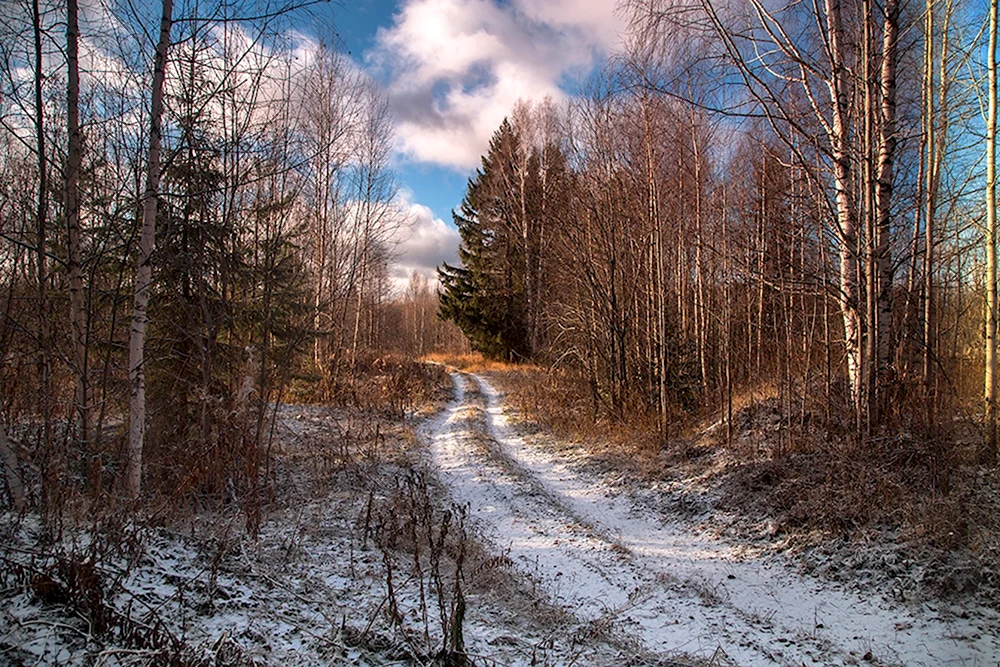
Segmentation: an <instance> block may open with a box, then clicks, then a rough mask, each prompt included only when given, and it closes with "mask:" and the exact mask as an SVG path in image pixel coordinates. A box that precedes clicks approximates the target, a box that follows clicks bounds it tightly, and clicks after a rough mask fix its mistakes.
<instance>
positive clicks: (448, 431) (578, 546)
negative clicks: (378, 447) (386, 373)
mask: <svg viewBox="0 0 1000 667" xmlns="http://www.w3.org/2000/svg"><path fill="white" fill-rule="evenodd" d="M452 380H453V382H454V383H455V388H456V391H455V398H454V399H453V400H452V402H451V403H450V404H449V406H448V407H447V409H446V410H445V412H444V414H443V415H442V416H441V417H440V418H438V419H437V420H434V421H433V422H431V423H430V424H428V425H427V427H426V429H425V434H424V435H425V436H426V437H427V438H428V440H429V442H430V446H431V452H432V457H433V462H434V465H435V467H436V468H437V470H438V475H439V477H440V479H441V481H442V483H443V484H444V485H445V486H446V487H447V489H448V491H449V493H450V494H451V496H452V498H453V499H454V500H455V501H456V502H459V503H462V504H465V503H467V504H468V505H469V506H470V514H471V516H472V517H474V518H475V520H476V522H477V523H478V528H479V530H480V531H481V532H482V535H483V538H484V539H485V540H486V541H487V542H488V543H489V544H490V545H491V546H492V548H493V549H495V550H496V551H497V552H498V553H499V552H506V553H507V554H508V555H509V557H510V559H511V560H512V561H513V563H514V566H515V568H516V569H517V570H518V571H519V573H520V574H521V575H523V576H524V577H527V578H529V579H530V580H531V581H532V582H534V583H535V585H536V586H538V587H539V588H540V589H541V591H542V592H543V593H544V594H545V595H546V596H547V598H548V600H549V601H550V602H552V603H553V604H556V605H558V606H560V607H562V608H563V609H565V610H566V611H568V612H570V613H572V614H573V615H574V616H575V617H577V618H578V619H580V620H581V621H582V622H585V623H590V624H592V625H593V627H594V629H595V630H601V631H604V632H607V633H611V634H612V635H613V636H615V637H616V638H618V639H619V640H620V641H622V642H626V643H628V644H632V645H634V646H636V648H637V650H639V651H642V652H643V653H644V654H646V655H650V656H652V657H654V658H671V657H678V656H690V657H693V658H696V659H698V658H703V659H711V658H713V657H714V658H715V660H716V661H717V662H716V663H715V664H727V662H728V663H730V664H738V665H774V664H779V665H784V664H794V665H800V664H806V665H810V664H822V665H841V664H845V665H847V664H886V665H891V664H905V665H981V666H986V665H989V666H991V667H992V666H993V665H996V664H997V661H998V660H1000V638H998V636H997V635H998V632H997V627H998V623H997V618H996V617H995V616H994V615H990V614H988V613H985V614H984V613H977V614H973V615H971V616H970V617H969V618H966V619H962V618H961V617H959V616H952V615H949V616H948V617H945V615H944V614H941V613H936V612H934V611H932V610H930V609H929V608H927V607H923V608H921V609H908V608H906V607H902V606H897V605H895V604H893V603H891V602H889V601H887V600H885V599H883V598H882V597H880V596H877V595H864V594H860V593H858V592H856V591H849V590H845V589H843V588H840V587H838V586H837V585H835V584H832V583H829V582H825V581H821V580H819V579H814V578H807V577H802V576H800V575H798V574H796V573H795V572H794V570H792V569H791V568H789V567H788V566H787V565H785V564H783V563H782V562H781V561H779V560H768V561H761V560H754V559H747V558H743V557H740V556H738V555H737V554H736V552H735V551H734V549H733V548H731V547H729V546H727V545H726V544H724V543H722V542H719V541H716V540H714V539H711V538H708V537H705V536H701V535H698V534H696V533H694V532H693V531H692V530H691V528H690V526H687V525H685V523H684V522H683V521H682V520H681V519H680V518H677V517H669V516H661V515H657V513H656V512H655V511H654V510H652V509H651V508H648V507H644V506H642V504H641V502H640V501H637V500H636V499H634V498H630V497H628V496H627V494H617V495H616V494H613V493H612V492H611V488H610V487H609V486H608V484H607V483H606V482H605V481H603V480H602V479H600V478H597V477H595V476H593V475H592V474H588V473H585V472H583V471H582V470H581V469H580V467H579V466H577V465H574V462H573V461H571V460H568V459H567V458H566V457H565V455H562V454H560V453H559V452H558V451H557V450H556V449H555V448H553V447H551V446H547V443H546V440H545V438H543V437H531V436H522V435H520V434H519V433H518V432H517V431H516V429H514V428H513V427H512V426H511V424H510V422H509V419H508V411H507V409H505V407H504V405H503V400H502V397H501V396H500V394H499V393H498V392H497V391H496V390H495V389H494V388H493V387H492V386H491V385H490V384H489V382H487V381H486V379H485V378H483V377H480V376H475V375H468V374H464V373H457V372H456V373H452ZM549 444H550V443H549Z"/></svg>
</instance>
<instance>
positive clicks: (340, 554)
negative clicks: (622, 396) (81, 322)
mask: <svg viewBox="0 0 1000 667" xmlns="http://www.w3.org/2000/svg"><path fill="white" fill-rule="evenodd" d="M452 381H453V383H454V385H455V394H454V397H453V398H452V400H451V401H450V402H449V403H448V405H447V406H446V407H445V408H444V410H443V411H442V412H440V413H438V414H437V416H434V417H431V418H428V419H426V420H424V421H423V422H422V423H420V424H419V425H418V426H417V427H416V431H415V432H414V431H412V430H411V427H410V426H409V425H407V424H400V423H396V422H386V421H380V420H382V418H381V417H377V416H368V417H366V416H365V415H363V414H360V413H358V412H357V411H354V412H352V411H342V410H341V411H338V410H335V409H332V408H327V407H321V406H283V407H282V408H281V410H280V412H279V415H280V428H279V434H280V436H281V437H280V439H279V440H280V443H279V446H278V448H277V452H276V457H275V466H274V469H273V476H274V479H273V484H274V487H273V488H274V490H275V492H276V494H277V496H276V501H275V502H273V503H272V504H270V505H269V506H268V507H267V512H266V515H265V517H264V520H263V521H262V524H261V529H260V536H259V538H258V539H257V540H253V539H250V538H249V537H247V536H246V535H244V533H243V520H244V518H243V516H242V513H241V512H240V510H239V504H238V502H237V503H233V504H231V505H230V506H228V507H225V506H224V507H221V508H217V509H216V510H214V511H213V512H206V511H201V512H194V513H192V514H191V515H190V516H183V515H182V516H180V517H178V518H177V519H176V520H173V521H157V520H153V521H149V522H145V523H138V522H135V521H133V522H131V523H129V522H124V523H123V524H122V525H121V526H118V528H117V530H118V541H117V542H114V543H112V542H108V541H107V540H106V539H105V538H103V537H102V538H101V539H102V541H100V542H98V543H97V545H98V546H99V548H97V549H95V550H91V549H90V548H89V547H90V534H91V533H90V530H91V528H92V525H93V524H92V523H91V522H90V521H88V520H87V519H86V518H84V519H81V520H78V521H77V522H75V523H74V522H67V524H66V526H65V531H64V533H63V539H62V541H61V542H59V543H57V544H55V545H48V546H40V542H39V535H40V524H39V523H38V520H37V517H32V516H28V517H24V518H21V519H18V518H16V517H13V516H12V515H10V514H5V515H3V516H0V664H32V665H50V664H60V665H61V664H79V665H146V664H154V663H155V661H156V660H157V659H160V660H162V659H164V657H165V656H167V655H168V654H169V655H181V656H183V658H184V660H185V661H186V662H185V664H192V665H194V664H197V665H202V664H204V665H250V664H253V665H282V666H291V665H318V664H336V665H341V664H349V665H387V664H416V665H422V664H427V665H430V664H440V658H441V655H440V654H439V651H440V649H441V647H442V646H444V645H446V644H447V640H446V639H445V637H446V635H447V633H448V632H449V631H448V630H447V627H448V626H449V623H450V621H451V620H453V619H454V614H455V613H456V609H457V608H456V607H455V606H454V604H453V603H454V601H455V595H454V589H453V587H452V586H453V584H451V583H449V582H454V581H455V576H454V573H455V567H456V557H457V553H458V549H459V548H460V549H461V553H462V554H464V555H463V556H462V558H464V566H463V567H464V569H463V573H464V574H463V576H462V577H461V581H462V588H463V591H464V592H463V595H464V601H465V616H464V624H463V626H464V644H465V650H466V652H467V654H468V655H469V657H470V659H471V660H472V662H473V664H476V665H483V666H494V665H517V666H521V665H524V666H528V665H552V666H559V665H603V666H611V665H615V666H617V665H705V664H710V665H749V666H753V665H801V664H807V665H808V664H819V665H844V664H883V665H891V664H904V665H963V666H975V665H978V666H982V667H992V666H993V665H996V664H997V660H998V659H1000V639H998V628H1000V623H998V619H997V616H996V615H995V614H994V613H993V612H991V611H989V610H986V609H968V610H963V609H961V608H957V609H952V610H951V613H948V614H945V613H944V612H938V611H935V609H936V608H935V607H931V606H929V605H924V606H913V607H911V606H902V605H899V604H896V603H894V602H891V601H888V600H886V599H884V598H883V597H880V596H878V595H876V594H874V593H872V594H865V593H860V592H858V591H857V590H853V589H849V588H846V587H844V586H841V585H839V584H836V583H832V582H829V581H826V580H821V579H818V578H811V577H804V576H801V575H799V574H797V573H796V571H795V569H794V568H793V567H790V566H789V565H788V563H787V562H786V561H785V560H784V559H782V558H780V557H774V556H770V557H757V556H753V555H748V552H747V550H745V549H739V548H737V547H736V546H730V545H729V544H727V543H725V542H723V541H721V540H719V539H716V538H714V537H712V536H711V535H708V534H706V533H705V532H702V531H699V530H697V529H696V527H695V526H693V524H692V523H690V517H688V518H685V517H682V516H681V515H679V514H677V513H673V512H672V511H671V505H670V504H669V503H667V504H663V503H659V504H658V503H656V502H654V500H655V498H654V495H655V494H652V492H651V491H649V490H648V489H647V490H645V491H644V492H642V493H638V492H636V493H633V492H629V491H628V490H627V489H628V485H622V484H621V483H620V479H615V478H614V476H613V475H610V474H608V475H605V474H604V473H602V472H600V471H599V470H598V469H597V468H596V467H595V466H586V465H584V464H581V461H580V458H579V457H578V456H575V455H574V452H573V451H572V450H571V449H569V448H567V447H566V446H565V443H561V442H557V441H554V440H553V439H552V438H551V437H550V436H546V435H543V434H537V435H524V434H522V433H521V432H520V431H519V429H517V428H515V426H514V424H513V423H512V420H511V418H512V416H514V413H513V412H511V411H510V410H509V408H507V407H505V405H504V400H503V397H502V396H501V395H500V394H499V393H498V392H497V391H496V390H495V389H494V388H493V387H492V386H491V385H490V384H489V382H487V381H486V380H485V379H484V378H482V377H478V376H474V375H468V374H462V373H453V374H452ZM618 477H620V475H618ZM414 484H416V485H417V486H414ZM414 494H416V495H418V496H419V495H420V494H425V497H426V498H427V504H426V505H423V506H422V507H423V509H422V510H421V512H422V513H423V514H422V515H421V517H417V514H418V513H419V512H414V504H413V497H414ZM651 494H652V495H651ZM407 498H409V500H407ZM452 503H455V504H456V505H458V506H465V507H467V512H468V514H469V516H470V517H471V518H472V525H471V526H470V527H469V528H470V530H469V531H468V535H467V536H462V531H461V530H459V528H458V519H457V517H458V516H460V515H461V514H462V510H461V509H459V508H457V507H455V506H453V505H452ZM446 517H450V518H448V519H446ZM414 521H417V522H421V521H422V522H423V523H422V524H421V526H420V530H418V531H413V530H411V526H413V525H414ZM444 521H450V522H451V523H450V524H449V525H450V532H449V540H450V541H449V542H448V544H447V545H446V546H445V547H444V548H443V549H439V550H438V557H439V558H440V565H439V567H440V572H439V573H438V578H437V581H436V582H435V580H434V577H433V576H432V566H431V562H430V556H429V549H428V546H427V543H426V542H424V543H423V544H422V546H420V547H419V548H416V549H415V548H414V539H413V537H414V536H416V535H417V534H418V533H420V532H422V533H424V534H425V535H426V534H430V535H433V534H435V531H437V533H436V534H437V535H438V537H439V538H440V536H441V533H440V526H441V524H442V522H444ZM407 522H409V523H407ZM387 526H390V527H391V530H388V531H387V528H386V527H387ZM380 531H381V536H380V534H379V533H380ZM441 539H442V540H443V538H441ZM457 539H461V540H464V542H458V541H456V540H457ZM416 542H417V543H420V542H421V539H420V538H418V539H416ZM461 545H464V546H461ZM58 558H62V562H63V565H62V566H57V562H58ZM93 558H96V560H90V561H89V562H90V563H92V564H93V565H94V567H95V571H96V573H97V579H96V580H97V581H99V588H100V596H99V598H100V600H99V602H100V604H102V605H104V606H105V608H106V609H107V610H111V611H113V614H114V615H117V616H114V617H112V615H108V614H106V615H105V617H104V622H105V624H106V625H107V626H108V628H107V629H105V631H104V632H100V631H99V629H98V628H96V627H94V624H93V620H94V619H93V616H92V615H90V617H88V614H87V612H86V609H83V610H82V609H81V605H80V601H79V600H76V601H67V600H65V599H59V595H53V594H51V591H50V592H49V593H48V594H47V593H46V581H45V579H44V577H45V576H49V575H50V574H51V575H52V576H55V577H56V578H60V577H62V578H63V579H65V578H66V574H67V572H68V570H67V569H66V568H67V567H69V568H72V567H78V566H80V565H81V564H83V563H85V562H88V559H93ZM74 563H75V565H74ZM60 567H62V569H60ZM81 571H83V570H81ZM390 571H391V575H390ZM390 579H391V581H392V589H391V590H392V593H391V595H390V593H389V588H388V581H389V580H390ZM64 583H65V582H64ZM439 588H440V589H441V590H438V589H439ZM95 590H96V589H95ZM439 599H440V600H441V601H442V602H443V604H439ZM966 611H967V612H968V613H965V612H966ZM109 613H110V612H109ZM123 618H124V619H126V620H125V621H122V620H121V619H123Z"/></svg>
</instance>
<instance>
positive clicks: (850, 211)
mask: <svg viewBox="0 0 1000 667" xmlns="http://www.w3.org/2000/svg"><path fill="white" fill-rule="evenodd" d="M825 9H826V21H827V30H828V32H829V41H830V59H831V63H830V64H831V69H832V72H831V76H830V80H829V89H830V98H831V101H832V102H833V123H832V125H831V128H830V143H831V147H832V149H833V179H834V189H835V191H836V203H837V232H838V240H839V242H840V310H841V314H842V316H843V320H844V344H845V347H846V352H847V377H848V381H849V382H850V385H851V395H852V397H853V398H854V400H855V401H858V400H859V399H860V395H861V391H860V390H861V377H860V371H861V340H860V334H861V327H860V323H859V321H858V256H857V241H858V237H857V235H858V232H857V224H856V220H855V216H854V207H853V202H852V201H851V192H852V187H853V186H852V178H851V158H850V155H849V153H848V141H849V139H848V125H847V123H848V120H847V113H848V110H847V108H848V104H849V100H848V94H847V68H846V66H845V65H844V46H845V45H844V42H845V39H844V24H843V20H842V19H841V7H840V0H826V5H825Z"/></svg>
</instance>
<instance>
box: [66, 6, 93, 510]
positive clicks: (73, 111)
mask: <svg viewBox="0 0 1000 667" xmlns="http://www.w3.org/2000/svg"><path fill="white" fill-rule="evenodd" d="M79 35H80V27H79V6H78V2H77V0H67V3H66V66H67V82H66V126H67V128H66V129H67V131H66V134H67V140H68V146H67V152H66V193H65V196H66V232H67V248H66V251H67V252H66V254H67V260H66V269H67V272H68V273H69V312H70V328H71V331H72V335H73V380H74V396H73V402H74V409H75V412H76V422H77V437H78V438H79V439H80V442H81V444H83V446H84V448H85V449H86V450H87V451H88V452H89V455H90V465H89V466H88V485H89V486H90V490H91V493H92V494H93V495H94V497H95V498H96V497H97V496H99V495H100V493H101V453H100V451H99V450H98V448H97V443H96V441H95V440H94V439H92V434H91V418H90V389H89V386H88V379H87V323H86V310H85V307H84V303H83V267H82V262H81V258H80V193H79V186H80V165H81V163H82V160H83V145H82V143H83V142H82V139H81V133H80V60H79Z"/></svg>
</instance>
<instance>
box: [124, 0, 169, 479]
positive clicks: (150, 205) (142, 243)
mask: <svg viewBox="0 0 1000 667" xmlns="http://www.w3.org/2000/svg"><path fill="white" fill-rule="evenodd" d="M172 25H173V0H163V16H162V18H161V19H160V37H159V41H158V42H157V44H156V55H155V57H154V61H153V89H152V102H151V105H150V119H149V153H148V159H147V167H146V188H145V192H144V193H143V202H142V231H141V233H140V236H139V261H138V265H137V268H136V273H135V286H134V294H135V300H134V305H133V311H132V329H131V334H130V336H129V348H128V353H129V354H128V357H129V384H130V387H131V393H130V395H129V429H128V430H129V433H128V460H127V462H126V468H125V493H126V495H127V496H128V497H130V498H136V497H138V495H139V493H140V491H141V490H142V487H141V483H142V450H143V444H144V441H145V435H146V370H145V368H144V366H143V361H144V360H143V356H144V352H145V347H146V322H147V310H148V308H149V288H150V284H151V283H152V268H153V267H152V255H153V249H154V247H155V243H156V241H155V228H156V200H157V196H158V195H159V190H160V143H161V138H162V123H163V95H164V80H165V79H166V70H167V51H168V50H169V48H170V29H171V26H172Z"/></svg>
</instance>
